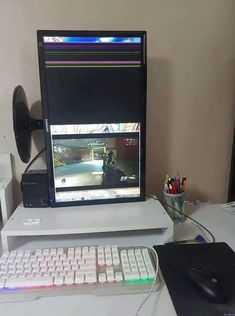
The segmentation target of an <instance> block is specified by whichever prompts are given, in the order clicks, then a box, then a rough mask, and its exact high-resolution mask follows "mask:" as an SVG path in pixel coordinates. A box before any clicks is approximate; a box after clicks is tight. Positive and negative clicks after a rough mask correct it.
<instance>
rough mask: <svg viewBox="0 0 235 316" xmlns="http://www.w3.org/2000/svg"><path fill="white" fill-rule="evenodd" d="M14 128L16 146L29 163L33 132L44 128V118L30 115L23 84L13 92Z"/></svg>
mask: <svg viewBox="0 0 235 316" xmlns="http://www.w3.org/2000/svg"><path fill="white" fill-rule="evenodd" d="M12 110H13V128H14V134H15V140H16V146H17V149H18V152H19V155H20V158H21V160H22V161H23V162H25V163H28V162H29V160H30V157H31V133H32V131H33V130H35V129H42V128H43V121H42V120H35V119H32V118H31V117H30V114H29V108H28V102H27V98H26V95H25V92H24V89H23V88H22V86H17V87H16V88H15V90H14V93H13V102H12Z"/></svg>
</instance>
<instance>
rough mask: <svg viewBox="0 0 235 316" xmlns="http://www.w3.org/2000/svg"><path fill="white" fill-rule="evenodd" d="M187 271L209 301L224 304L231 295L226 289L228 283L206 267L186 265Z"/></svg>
mask: <svg viewBox="0 0 235 316" xmlns="http://www.w3.org/2000/svg"><path fill="white" fill-rule="evenodd" d="M185 273H186V275H187V276H188V278H189V279H190V280H191V281H192V283H193V284H194V285H195V287H196V288H197V289H198V290H199V292H200V293H201V294H202V295H203V296H204V297H205V298H207V299H208V300H209V301H211V302H213V303H218V304H224V303H226V302H228V301H229V299H230V297H229V294H228V292H227V291H226V285H225V284H224V282H223V281H222V280H220V279H219V278H218V277H217V276H216V275H215V274H214V273H211V272H209V271H207V270H206V269H205V270H204V269H200V268H197V267H193V266H186V267H185Z"/></svg>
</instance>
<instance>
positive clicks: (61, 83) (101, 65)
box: [38, 31, 146, 206]
mask: <svg viewBox="0 0 235 316" xmlns="http://www.w3.org/2000/svg"><path fill="white" fill-rule="evenodd" d="M38 51H39V70H40V79H41V94H42V106H43V120H44V127H45V128H44V130H45V139H46V149H47V166H48V183H49V200H50V205H51V206H65V205H80V204H96V203H114V202H131V201H141V200H144V198H145V134H146V131H145V121H146V33H145V32H142V31H133V32H131V31H121V32H118V31H109V32H106V31H38Z"/></svg>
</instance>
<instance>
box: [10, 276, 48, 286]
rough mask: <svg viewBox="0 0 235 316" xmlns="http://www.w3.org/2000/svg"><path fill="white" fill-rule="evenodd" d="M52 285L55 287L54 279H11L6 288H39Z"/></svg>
mask: <svg viewBox="0 0 235 316" xmlns="http://www.w3.org/2000/svg"><path fill="white" fill-rule="evenodd" d="M50 285H53V277H39V278H9V279H7V280H6V284H5V288H15V287H37V286H50Z"/></svg>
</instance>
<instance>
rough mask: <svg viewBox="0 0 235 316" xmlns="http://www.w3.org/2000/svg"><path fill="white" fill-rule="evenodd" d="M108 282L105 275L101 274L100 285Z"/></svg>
mask: <svg viewBox="0 0 235 316" xmlns="http://www.w3.org/2000/svg"><path fill="white" fill-rule="evenodd" d="M106 281H107V279H106V274H105V273H99V283H105V282H106Z"/></svg>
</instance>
